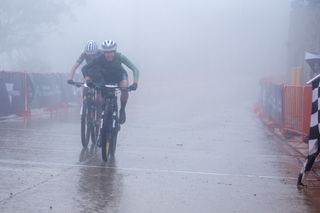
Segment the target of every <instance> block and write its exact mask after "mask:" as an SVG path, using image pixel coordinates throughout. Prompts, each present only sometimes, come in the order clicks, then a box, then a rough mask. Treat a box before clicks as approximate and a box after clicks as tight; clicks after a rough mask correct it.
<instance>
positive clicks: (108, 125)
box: [98, 85, 131, 161]
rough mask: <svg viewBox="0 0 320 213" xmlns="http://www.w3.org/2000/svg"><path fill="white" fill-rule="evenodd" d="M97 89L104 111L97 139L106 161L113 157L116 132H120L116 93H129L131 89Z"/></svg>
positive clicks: (113, 87)
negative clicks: (100, 94) (99, 92)
mask: <svg viewBox="0 0 320 213" xmlns="http://www.w3.org/2000/svg"><path fill="white" fill-rule="evenodd" d="M99 89H101V91H102V96H103V99H104V109H103V115H102V123H101V128H100V131H99V133H100V135H99V136H98V137H99V143H100V145H101V153H102V159H103V160H104V161H108V159H109V158H112V157H114V155H115V152H116V145H117V137H118V132H119V131H120V123H119V113H118V96H117V94H118V93H117V92H118V91H120V90H128V91H130V90H131V89H130V87H128V88H124V87H119V86H117V85H102V86H100V87H99Z"/></svg>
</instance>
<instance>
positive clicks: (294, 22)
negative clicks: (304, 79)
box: [288, 0, 320, 75]
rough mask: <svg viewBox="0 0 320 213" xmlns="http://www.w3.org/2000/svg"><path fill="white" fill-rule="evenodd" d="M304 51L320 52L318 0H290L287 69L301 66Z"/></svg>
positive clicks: (302, 64)
mask: <svg viewBox="0 0 320 213" xmlns="http://www.w3.org/2000/svg"><path fill="white" fill-rule="evenodd" d="M306 51H308V52H313V53H319V54H320V0H293V1H292V10H291V14H290V27H289V38H288V69H290V68H292V67H295V66H299V67H303V66H304V56H305V52H306ZM305 68H308V67H305ZM307 75H308V74H307Z"/></svg>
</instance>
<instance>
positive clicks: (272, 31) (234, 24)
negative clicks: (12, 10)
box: [43, 0, 290, 79]
mask: <svg viewBox="0 0 320 213" xmlns="http://www.w3.org/2000/svg"><path fill="white" fill-rule="evenodd" d="M71 10H72V13H73V18H70V17H68V16H67V17H65V18H64V19H62V21H61V22H62V24H61V25H60V27H59V29H58V31H57V32H56V33H53V34H51V35H50V36H47V37H46V38H45V39H44V40H43V46H45V49H48V55H47V57H48V59H49V62H50V64H51V67H52V68H53V70H55V71H59V72H68V71H69V69H70V67H71V66H72V64H73V63H74V61H75V60H76V59H77V57H78V56H79V54H80V53H81V51H82V50H83V47H84V45H85V43H86V41H87V40H90V39H94V40H96V41H97V42H98V43H101V42H102V41H103V40H106V39H113V40H116V41H117V42H118V46H119V51H121V52H123V53H124V54H125V55H127V56H128V57H129V58H130V59H131V60H132V61H133V62H134V63H135V64H136V65H137V66H138V67H139V68H140V69H141V75H142V76H143V75H146V74H147V75H149V74H150V73H152V74H155V75H162V74H164V73H170V74H172V75H174V76H175V77H177V76H180V78H181V77H182V75H187V74H191V75H197V73H205V74H206V75H209V76H208V78H211V77H214V78H219V79H226V78H230V77H231V76H232V75H237V76H239V74H240V75H241V76H243V75H245V76H247V75H250V76H252V75H253V76H255V77H257V76H263V75H268V74H275V73H284V72H285V63H286V45H285V44H286V41H287V37H288V24H289V12H290V1H289V0H285V1H276V0H268V1H267V0H243V1H234V0H233V1H232V0H228V1H216V0H210V1H208V0H199V1H194V2H186V1H182V0H175V1H169V0H163V1H145V0H136V1H129V0H120V1H118V0H117V1H103V0H91V1H87V2H86V3H84V4H81V5H77V6H74V7H73V8H72V9H71ZM201 75H202V74H201Z"/></svg>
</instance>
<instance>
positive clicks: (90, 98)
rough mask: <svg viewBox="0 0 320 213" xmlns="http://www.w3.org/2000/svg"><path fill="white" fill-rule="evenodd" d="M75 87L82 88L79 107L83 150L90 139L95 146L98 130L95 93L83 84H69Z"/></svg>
mask: <svg viewBox="0 0 320 213" xmlns="http://www.w3.org/2000/svg"><path fill="white" fill-rule="evenodd" d="M70 84H72V85H74V86H76V87H84V96H83V102H82V106H81V111H80V114H81V143H82V146H83V148H86V147H87V146H88V144H89V141H90V138H91V142H92V143H93V144H96V140H97V135H98V130H99V126H100V125H99V120H100V119H99V116H98V113H97V106H96V95H97V91H96V90H95V89H93V88H89V87H88V86H87V85H86V84H85V83H82V82H73V83H70Z"/></svg>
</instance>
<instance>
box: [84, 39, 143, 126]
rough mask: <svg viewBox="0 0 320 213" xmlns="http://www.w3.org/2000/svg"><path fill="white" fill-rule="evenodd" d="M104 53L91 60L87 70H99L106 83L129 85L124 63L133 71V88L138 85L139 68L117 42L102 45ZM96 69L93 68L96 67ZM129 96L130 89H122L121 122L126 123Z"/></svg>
mask: <svg viewBox="0 0 320 213" xmlns="http://www.w3.org/2000/svg"><path fill="white" fill-rule="evenodd" d="M101 51H102V52H103V54H102V55H100V56H99V57H97V58H95V59H94V60H93V61H92V62H90V63H89V64H88V65H87V66H86V67H85V70H94V71H99V72H100V74H101V75H102V76H103V79H104V80H105V83H112V84H118V85H119V86H120V87H128V86H129V81H128V74H127V71H126V70H125V69H124V68H123V66H122V64H124V65H126V66H127V67H128V68H129V69H130V70H131V71H132V72H133V84H132V85H131V86H130V89H131V90H136V89H137V87H138V80H139V70H138V68H137V67H136V66H135V65H134V64H133V63H132V62H131V61H130V60H129V59H128V58H127V57H126V56H124V55H123V54H121V53H120V52H117V44H116V42H115V41H113V40H106V41H104V42H103V43H102V45H101ZM94 67H95V69H92V68H94ZM128 97H129V92H128V90H121V97H120V103H121V104H120V113H119V123H120V124H124V123H125V121H126V112H125V108H126V105H127V101H128Z"/></svg>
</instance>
